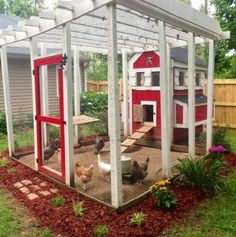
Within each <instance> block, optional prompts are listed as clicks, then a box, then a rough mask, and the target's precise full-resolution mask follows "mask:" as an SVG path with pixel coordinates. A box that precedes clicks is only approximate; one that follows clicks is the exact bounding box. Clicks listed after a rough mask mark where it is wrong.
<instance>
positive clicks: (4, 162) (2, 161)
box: [0, 157, 9, 167]
mask: <svg viewBox="0 0 236 237" xmlns="http://www.w3.org/2000/svg"><path fill="white" fill-rule="evenodd" d="M8 164H9V159H8V158H7V157H2V158H1V159H0V167H7V165H8Z"/></svg>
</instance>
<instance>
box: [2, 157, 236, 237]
mask: <svg viewBox="0 0 236 237" xmlns="http://www.w3.org/2000/svg"><path fill="white" fill-rule="evenodd" d="M4 155H6V154H4ZM0 157H1V155H0ZM225 159H226V161H227V162H228V163H229V166H230V167H232V166H235V165H236V156H235V155H233V154H230V153H227V154H225ZM11 167H14V168H16V170H17V172H16V173H15V174H13V175H9V174H8V173H7V169H6V168H3V167H0V185H1V186H4V187H6V188H7V189H8V190H9V191H10V192H11V193H12V194H13V195H14V196H15V197H16V198H17V199H18V200H19V202H20V203H21V204H23V205H24V206H25V207H27V208H28V209H29V211H30V213H31V214H32V215H33V216H35V217H36V218H37V219H38V221H39V223H40V226H41V227H48V228H50V229H51V230H52V231H53V233H54V234H55V235H57V234H62V235H63V236H73V237H75V236H81V237H85V236H86V237H87V236H93V234H92V232H93V228H94V227H95V226H96V225H99V224H101V225H104V224H106V225H107V226H109V228H110V232H109V235H108V236H112V237H115V236H119V237H120V236H122V237H123V236H127V237H128V236H130V237H136V236H140V237H141V236H142V237H145V236H157V235H158V234H159V233H160V232H162V231H163V230H164V229H166V228H168V227H170V226H171V225H172V224H173V223H176V222H178V221H179V220H180V219H181V218H183V217H185V216H186V214H188V213H189V212H190V211H192V210H194V209H195V208H196V207H197V205H198V203H199V202H200V201H201V200H203V199H204V198H205V195H204V193H203V192H202V191H200V190H197V189H191V188H185V187H179V186H174V187H173V188H172V190H173V191H174V192H175V195H176V198H177V199H178V205H177V207H176V208H175V209H173V210H170V211H165V210H161V209H159V208H156V207H155V202H154V199H153V198H152V197H148V198H147V199H146V200H144V201H143V202H141V203H140V204H139V205H137V206H136V207H133V208H130V209H127V210H125V211H123V212H122V213H116V212H115V211H113V210H110V209H109V208H107V207H104V206H102V205H100V204H98V203H96V202H94V201H91V200H90V199H88V198H85V197H83V196H81V195H79V194H78V193H76V192H74V191H72V190H71V189H69V188H67V187H66V186H60V185H58V184H56V183H53V182H50V181H48V180H47V179H46V178H45V177H43V176H42V175H40V174H39V173H37V172H36V171H34V170H32V169H30V168H27V167H26V166H24V165H22V164H21V163H18V162H16V161H14V160H10V164H9V165H8V167H7V168H11ZM36 177H37V178H38V180H37V179H36V181H35V183H36V184H37V182H38V184H39V183H40V182H43V181H47V183H48V186H47V187H44V188H48V189H50V188H57V189H58V190H59V191H58V193H57V194H55V196H62V197H64V199H65V205H64V206H62V207H54V206H52V205H51V204H50V201H51V198H52V196H49V197H48V196H46V197H45V196H40V199H35V200H33V201H30V200H28V199H27V198H26V196H25V195H24V194H23V193H21V192H20V191H19V190H18V189H16V188H15V187H14V186H13V184H14V183H16V182H18V181H21V180H24V179H30V180H31V181H32V180H33V179H34V178H36ZM76 200H80V201H84V203H83V206H84V207H85V209H86V213H85V215H84V216H82V217H77V216H75V215H74V213H73V208H72V204H73V201H76ZM134 212H143V213H144V214H145V215H146V218H145V223H144V225H143V226H142V227H135V226H133V225H131V223H130V217H131V215H132V213H134Z"/></svg>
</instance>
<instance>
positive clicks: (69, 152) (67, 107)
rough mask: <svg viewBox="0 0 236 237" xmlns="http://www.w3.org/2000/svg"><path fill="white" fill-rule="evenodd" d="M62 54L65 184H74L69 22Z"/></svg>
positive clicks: (64, 33)
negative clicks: (64, 65)
mask: <svg viewBox="0 0 236 237" xmlns="http://www.w3.org/2000/svg"><path fill="white" fill-rule="evenodd" d="M63 54H66V56H67V64H66V67H65V69H64V70H63V79H64V80H63V87H64V120H65V125H64V126H65V162H66V164H65V165H66V166H65V168H66V169H65V170H66V184H67V185H70V186H74V150H73V148H74V147H73V109H72V91H73V90H72V66H71V30H70V23H67V24H65V25H63Z"/></svg>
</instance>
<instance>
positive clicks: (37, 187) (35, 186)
mask: <svg viewBox="0 0 236 237" xmlns="http://www.w3.org/2000/svg"><path fill="white" fill-rule="evenodd" d="M30 188H33V189H34V190H40V189H41V188H40V187H39V186H38V185H31V186H30Z"/></svg>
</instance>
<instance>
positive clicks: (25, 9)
mask: <svg viewBox="0 0 236 237" xmlns="http://www.w3.org/2000/svg"><path fill="white" fill-rule="evenodd" d="M6 2H7V3H8V4H6ZM35 2H36V4H35V5H34V4H33V1H29V0H7V1H5V0H0V13H2V14H5V13H6V14H7V15H16V16H20V17H21V18H29V17H30V16H32V15H38V13H39V10H40V9H43V6H42V5H41V4H39V3H37V1H35Z"/></svg>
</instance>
